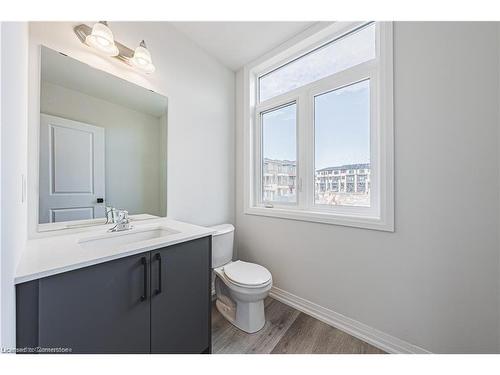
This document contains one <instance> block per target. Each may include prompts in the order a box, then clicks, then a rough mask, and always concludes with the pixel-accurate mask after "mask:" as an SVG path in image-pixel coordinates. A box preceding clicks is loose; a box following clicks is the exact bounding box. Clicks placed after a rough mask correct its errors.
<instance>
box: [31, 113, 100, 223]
mask: <svg viewBox="0 0 500 375" xmlns="http://www.w3.org/2000/svg"><path fill="white" fill-rule="evenodd" d="M40 124H41V126H40V141H41V142H40V145H41V149H40V206H39V207H40V212H39V216H40V223H54V222H61V221H71V220H84V219H94V218H98V217H103V216H104V208H103V205H102V204H98V203H97V201H98V199H99V200H100V199H101V198H102V199H104V198H105V197H104V193H105V182H104V173H105V172H104V170H105V166H104V136H105V135H104V128H102V127H98V126H93V125H89V124H85V123H82V122H77V121H72V120H68V119H65V118H61V117H56V116H49V115H46V114H41V116H40Z"/></svg>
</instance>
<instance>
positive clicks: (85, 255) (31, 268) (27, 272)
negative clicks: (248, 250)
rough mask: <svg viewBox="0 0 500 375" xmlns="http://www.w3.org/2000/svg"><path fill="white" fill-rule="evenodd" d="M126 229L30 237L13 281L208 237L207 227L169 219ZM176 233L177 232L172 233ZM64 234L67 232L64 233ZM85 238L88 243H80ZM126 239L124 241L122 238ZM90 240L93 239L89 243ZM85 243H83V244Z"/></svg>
mask: <svg viewBox="0 0 500 375" xmlns="http://www.w3.org/2000/svg"><path fill="white" fill-rule="evenodd" d="M133 225H134V228H133V229H131V230H130V231H127V232H115V233H108V232H107V230H108V229H109V228H111V227H112V226H113V225H102V226H96V227H90V228H85V229H81V228H80V229H79V230H71V229H68V230H66V231H58V233H57V235H53V236H44V237H42V238H36V239H30V240H28V241H27V243H26V248H25V250H24V252H23V253H22V254H21V258H20V261H19V265H18V267H17V271H16V275H15V278H14V282H15V283H16V284H19V283H23V282H26V281H31V280H35V279H40V278H42V277H47V276H51V275H56V274H58V273H62V272H67V271H72V270H75V269H78V268H82V267H87V266H91V265H94V264H98V263H103V262H107V261H110V260H113V259H118V258H123V257H126V256H130V255H134V254H139V253H142V252H146V251H150V250H154V249H158V248H161V247H165V246H170V245H174V244H177V243H180V242H185V241H189V240H193V239H196V238H201V237H205V236H209V235H211V234H213V233H214V231H213V230H212V229H210V228H206V227H201V226H198V225H193V224H187V223H183V222H180V221H176V220H171V219H168V218H160V219H151V220H144V221H141V222H134V223H133ZM160 227H161V228H166V229H168V230H171V231H172V232H174V233H173V234H169V235H167V236H163V237H159V238H152V239H146V240H141V241H138V242H132V243H125V244H121V245H113V246H109V245H106V246H92V245H89V242H88V240H89V239H90V240H92V239H96V238H99V237H109V236H116V235H117V236H120V235H124V234H125V233H136V232H140V231H144V230H147V229H155V228H160ZM175 232H178V233H175ZM66 233H67V234H66ZM82 241H87V242H82ZM125 242H126V241H125ZM90 243H92V242H90ZM83 244H85V245H83Z"/></svg>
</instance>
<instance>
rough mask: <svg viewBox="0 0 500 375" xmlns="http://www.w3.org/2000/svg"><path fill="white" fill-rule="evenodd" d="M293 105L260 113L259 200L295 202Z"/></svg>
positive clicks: (295, 124) (295, 147) (295, 148)
mask: <svg viewBox="0 0 500 375" xmlns="http://www.w3.org/2000/svg"><path fill="white" fill-rule="evenodd" d="M296 107H297V106H296V104H295V103H291V104H287V105H286V106H283V107H280V108H276V109H273V110H271V111H267V112H263V113H262V114H261V122H262V158H261V159H262V178H261V180H262V181H263V183H262V192H261V195H262V201H263V202H281V203H295V202H296V201H297V186H296V182H297V181H296V177H297V176H296V168H295V165H296V160H297V141H296V133H297V123H296V122H297V120H296V116H295V114H296V111H297V109H296Z"/></svg>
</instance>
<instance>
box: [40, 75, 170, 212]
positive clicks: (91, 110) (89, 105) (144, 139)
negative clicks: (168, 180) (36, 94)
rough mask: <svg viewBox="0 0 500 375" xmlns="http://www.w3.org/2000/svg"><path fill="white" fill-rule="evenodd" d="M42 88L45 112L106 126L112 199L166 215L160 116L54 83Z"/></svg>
mask: <svg viewBox="0 0 500 375" xmlns="http://www.w3.org/2000/svg"><path fill="white" fill-rule="evenodd" d="M40 91H41V94H40V111H41V113H46V114H49V115H53V116H58V117H63V118H66V119H69V120H74V121H80V122H84V123H87V124H90V125H95V126H100V127H102V128H104V129H105V163H106V178H105V181H106V201H107V202H109V203H110V204H112V205H113V206H114V207H116V208H122V209H126V210H128V211H129V213H130V214H139V213H148V214H152V215H159V216H165V213H164V212H162V211H161V195H166V192H162V191H161V178H162V174H163V171H162V170H161V165H162V157H163V155H162V154H161V149H162V147H161V146H162V145H161V143H162V137H161V134H162V129H161V126H162V124H161V123H160V118H158V117H154V116H152V115H150V114H147V113H142V112H138V111H135V110H133V109H130V108H126V107H123V106H121V105H118V104H115V103H111V102H109V101H105V100H102V99H99V98H96V97H93V96H89V95H86V94H83V93H81V92H78V91H74V90H70V89H67V88H64V87H61V86H58V85H54V84H52V83H49V82H42V85H41V90H40ZM111 99H112V98H111ZM165 173H166V171H165Z"/></svg>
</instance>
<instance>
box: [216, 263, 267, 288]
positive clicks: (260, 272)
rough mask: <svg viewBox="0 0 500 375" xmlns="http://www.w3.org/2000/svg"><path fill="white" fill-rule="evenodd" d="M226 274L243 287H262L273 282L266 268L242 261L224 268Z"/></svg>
mask: <svg viewBox="0 0 500 375" xmlns="http://www.w3.org/2000/svg"><path fill="white" fill-rule="evenodd" d="M224 274H225V275H226V276H227V277H228V279H230V280H231V281H234V282H235V283H238V284H242V285H262V284H265V283H267V282H268V281H269V280H271V273H270V272H269V271H268V270H267V269H266V268H265V267H262V266H260V265H258V264H255V263H248V262H243V261H241V260H238V261H236V262H233V263H230V264H228V265H227V266H224Z"/></svg>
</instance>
